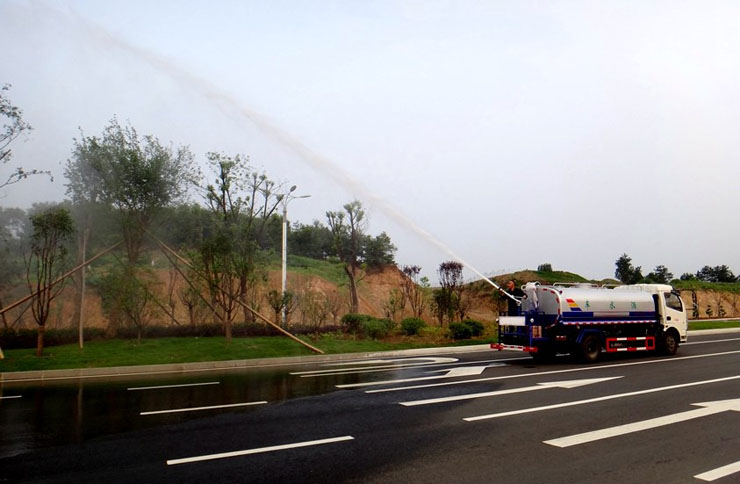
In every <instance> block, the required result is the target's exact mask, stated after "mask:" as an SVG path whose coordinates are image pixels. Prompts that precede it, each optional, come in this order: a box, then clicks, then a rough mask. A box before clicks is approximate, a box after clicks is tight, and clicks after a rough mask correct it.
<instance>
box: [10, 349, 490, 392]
mask: <svg viewBox="0 0 740 484" xmlns="http://www.w3.org/2000/svg"><path fill="white" fill-rule="evenodd" d="M475 351H491V347H490V345H487V344H484V345H471V346H451V347H442V348H418V349H413V350H395V351H376V352H370V353H341V354H336V355H310V356H288V357H282V358H253V359H249V360H226V361H203V362H196V363H173V364H166V365H138V366H119V367H108V368H76V369H69V370H38V371H17V372H6V373H0V383H9V382H30V381H53V380H67V379H76V378H111V377H125V376H142V375H160V374H165V373H190V372H204V371H223V370H237V369H246V368H271V367H277V366H297V365H316V364H321V363H329V362H341V361H354V360H363V359H367V358H389V357H394V356H404V357H408V356H425V355H432V354H433V355H453V354H459V353H471V352H475Z"/></svg>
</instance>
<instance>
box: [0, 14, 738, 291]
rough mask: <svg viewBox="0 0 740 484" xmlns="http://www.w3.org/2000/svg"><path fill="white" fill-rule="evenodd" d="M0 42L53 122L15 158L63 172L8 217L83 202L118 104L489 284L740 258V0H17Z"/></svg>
mask: <svg viewBox="0 0 740 484" xmlns="http://www.w3.org/2000/svg"><path fill="white" fill-rule="evenodd" d="M0 45H3V46H4V49H3V59H2V61H1V62H0V83H11V84H12V85H13V87H12V88H11V90H10V92H9V97H10V99H11V101H12V102H13V104H15V105H17V106H19V107H21V108H22V109H23V112H24V118H25V119H26V120H27V121H28V122H30V123H31V124H32V125H33V127H34V128H35V129H34V131H33V132H32V133H31V134H30V135H29V136H28V137H26V139H25V140H18V141H16V142H15V144H14V145H13V148H14V152H15V155H14V159H13V160H12V161H11V163H10V165H11V166H15V165H18V164H20V165H23V166H24V167H26V168H42V169H50V170H52V171H53V172H54V174H55V178H56V180H55V181H54V183H50V182H48V181H45V180H41V179H36V180H34V181H26V182H24V183H22V184H19V185H17V186H16V187H14V188H12V189H7V190H5V193H4V194H0V196H2V198H0V205H2V206H23V207H27V206H29V205H30V204H32V203H33V202H39V201H53V200H60V199H62V198H63V197H64V180H63V176H62V171H63V169H62V165H63V163H64V162H65V161H66V160H67V158H68V157H69V155H70V151H71V148H72V138H73V137H75V136H78V134H79V131H78V128H82V129H83V130H84V132H85V133H86V134H88V135H95V134H99V133H100V132H101V131H102V129H103V128H104V126H105V125H106V124H107V123H108V120H110V118H111V117H112V116H113V115H116V116H117V117H118V118H119V120H121V121H124V122H127V121H128V122H130V123H131V124H132V125H133V126H134V127H136V128H137V130H138V131H139V132H140V133H146V134H153V135H155V136H157V137H158V138H159V139H160V140H161V141H163V142H172V143H174V144H175V145H181V144H186V145H189V146H190V148H191V150H192V151H193V153H195V154H196V156H197V158H198V159H199V160H200V161H203V160H204V159H205V153H206V152H207V151H211V150H218V151H224V152H227V153H230V154H234V153H237V152H239V153H244V154H247V155H249V156H250V159H251V162H252V165H253V166H255V167H257V168H261V169H264V170H265V171H266V172H267V174H268V175H269V176H270V177H271V178H273V179H278V180H282V181H284V182H285V183H287V184H288V185H292V184H296V185H298V187H299V188H298V191H297V192H296V193H297V194H311V195H312V196H311V198H309V199H306V200H297V201H294V202H293V203H292V204H291V206H290V213H289V215H290V218H291V219H292V220H298V221H301V222H303V223H310V222H311V221H312V220H313V219H318V220H320V221H321V222H322V223H326V221H325V216H324V213H325V211H327V210H337V209H339V208H340V207H341V206H342V205H343V204H344V203H346V202H349V201H350V200H352V199H353V198H355V197H357V198H359V199H360V200H361V201H363V202H364V204H365V205H366V208H367V211H368V214H369V216H370V221H371V222H370V228H369V231H370V233H372V234H373V235H375V234H377V233H379V232H380V231H382V230H385V231H386V232H388V234H389V235H390V237H391V239H392V240H393V241H394V243H395V244H396V245H397V246H398V253H397V257H396V258H397V261H398V262H399V264H417V265H421V266H422V267H423V269H424V272H425V273H426V274H427V275H429V276H430V278H431V279H432V281H433V282H436V275H435V270H436V268H437V266H438V265H439V263H440V262H442V261H444V260H448V259H450V255H449V254H448V253H445V252H444V251H442V250H440V249H439V248H438V247H437V246H436V245H435V244H432V243H430V242H429V241H427V240H425V239H424V238H422V237H420V236H419V235H418V234H417V233H416V232H414V230H410V229H409V228H408V227H406V226H405V223H403V219H404V217H405V218H406V219H407V220H412V221H413V223H415V224H416V225H417V226H418V227H419V228H420V229H422V230H425V231H428V232H429V233H431V234H433V235H434V236H435V237H436V238H437V239H438V240H439V241H441V242H442V243H443V244H445V245H446V246H448V247H449V248H450V249H451V250H452V251H454V253H456V254H459V256H461V257H462V258H463V259H464V260H465V261H466V262H468V263H470V264H471V265H472V266H474V267H475V268H476V269H477V270H478V271H481V272H484V273H487V274H488V273H491V272H497V273H498V272H501V271H507V272H508V271H513V270H519V269H523V268H536V267H537V265H538V264H540V263H544V262H549V263H551V264H552V265H553V267H554V268H555V269H562V270H570V271H574V272H577V273H580V274H582V275H584V276H586V277H591V278H604V277H610V276H613V274H614V261H615V260H616V259H617V258H618V257H619V256H620V255H621V254H622V253H624V252H626V253H627V254H629V255H630V256H631V257H632V260H633V263H634V264H635V265H640V266H642V267H643V274H647V273H648V272H649V271H650V270H652V269H653V268H654V267H655V266H656V265H658V264H663V265H666V266H667V267H668V268H669V269H670V270H671V271H672V272H673V273H674V274H675V275H676V276H679V275H680V274H681V273H683V272H695V271H696V270H698V269H700V268H701V266H703V265H719V264H728V265H729V266H730V267H731V268H732V269H733V270H734V271H735V272H738V271H740V252H739V251H737V250H736V243H737V242H735V241H736V240H737V239H738V235H740V224H738V221H737V210H738V206H739V204H738V202H739V201H740V190H737V183H738V179H739V178H740V177H739V175H740V159H739V158H740V136H738V134H737V130H738V126H740V122H739V121H740V55H738V52H740V3H738V2H736V1H677V0H670V1H664V2H663V1H635V2H628V1H624V2H592V1H562V2H542V1H519V0H511V1H507V2H504V1H500V2H497V1H493V0H488V1H468V2H453V1H432V0H409V1H400V0H399V1H353V0H349V1H347V0H345V1H336V2H333V1H314V2H303V1H298V0H293V1H269V2H257V1H230V2H229V1H218V0H212V1H208V2H206V1H190V2H186V1H174V0H173V1H163V0H157V1H156V2H152V1H149V0H129V1H125V2H124V1H115V2H114V1H105V0H90V1H83V0H78V1H72V0H68V1H62V0H59V1H53V2H52V1H38V2H36V1H32V2H29V1H18V0H2V1H1V2H0ZM8 169H9V167H8V166H4V167H0V173H5V172H6V171H7V170H8ZM394 207H395V209H394ZM394 210H396V211H397V212H398V213H401V214H403V215H401V216H396V215H394V214H393V212H394ZM467 275H468V276H469V277H472V276H473V273H472V272H470V273H468V274H467Z"/></svg>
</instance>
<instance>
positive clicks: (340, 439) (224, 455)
mask: <svg viewBox="0 0 740 484" xmlns="http://www.w3.org/2000/svg"><path fill="white" fill-rule="evenodd" d="M347 440H354V437H352V436H351V435H345V436H343V437H334V438H331V439H321V440H309V441H306V442H296V443H294V444H283V445H273V446H270V447H259V448H256V449H246V450H237V451H234V452H224V453H222V454H209V455H200V456H197V457H186V458H184V459H172V460H168V461H167V465H168V466H173V465H178V464H189V463H192V462H202V461H205V460H214V459H226V458H229V457H239V456H243V455H252V454H261V453H264V452H275V451H278V450H286V449H297V448H300V447H310V446H314V445H323V444H333V443H335V442H344V441H347Z"/></svg>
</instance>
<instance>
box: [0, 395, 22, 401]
mask: <svg viewBox="0 0 740 484" xmlns="http://www.w3.org/2000/svg"><path fill="white" fill-rule="evenodd" d="M22 396H23V395H8V396H7V397H0V400H4V399H6V398H21V397H22Z"/></svg>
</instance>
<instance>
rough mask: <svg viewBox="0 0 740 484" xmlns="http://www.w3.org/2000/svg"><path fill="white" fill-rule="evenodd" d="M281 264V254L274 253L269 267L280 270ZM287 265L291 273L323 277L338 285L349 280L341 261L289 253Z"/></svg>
mask: <svg viewBox="0 0 740 484" xmlns="http://www.w3.org/2000/svg"><path fill="white" fill-rule="evenodd" d="M280 264H281V261H280V256H279V255H272V256H271V257H269V258H268V267H269V268H270V269H271V270H276V271H279V270H280V267H281V265H280ZM287 265H288V271H289V272H291V273H295V274H303V275H307V276H318V277H322V278H324V279H326V280H327V281H330V282H333V283H334V284H337V285H341V284H345V283H346V282H347V278H346V276H345V275H344V269H343V267H344V266H343V264H342V263H341V262H332V261H328V260H318V259H311V258H309V257H302V256H299V255H290V254H288V261H287Z"/></svg>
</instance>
